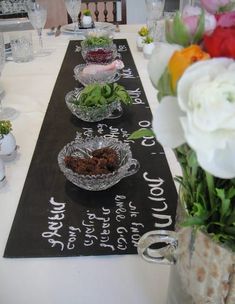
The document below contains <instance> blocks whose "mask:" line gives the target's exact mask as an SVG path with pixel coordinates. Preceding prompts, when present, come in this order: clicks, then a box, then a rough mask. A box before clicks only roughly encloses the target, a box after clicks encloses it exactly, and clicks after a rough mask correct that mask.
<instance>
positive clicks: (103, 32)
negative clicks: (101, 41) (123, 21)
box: [84, 27, 115, 38]
mask: <svg viewBox="0 0 235 304" xmlns="http://www.w3.org/2000/svg"><path fill="white" fill-rule="evenodd" d="M114 31H115V27H107V28H99V27H94V28H91V29H88V30H87V31H86V33H84V36H85V37H86V38H88V37H92V36H93V37H94V36H95V37H102V36H107V37H109V38H113V37H114Z"/></svg>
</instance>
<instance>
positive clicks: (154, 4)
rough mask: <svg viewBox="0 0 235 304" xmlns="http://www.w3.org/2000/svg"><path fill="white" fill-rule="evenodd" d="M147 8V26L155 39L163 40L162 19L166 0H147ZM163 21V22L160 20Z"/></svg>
mask: <svg viewBox="0 0 235 304" xmlns="http://www.w3.org/2000/svg"><path fill="white" fill-rule="evenodd" d="M145 4H146V10H147V26H148V28H149V30H150V34H151V36H153V38H154V40H161V38H162V37H161V36H162V35H163V33H164V22H163V20H161V19H162V16H163V11H164V6H165V0H145ZM160 21H161V22H160Z"/></svg>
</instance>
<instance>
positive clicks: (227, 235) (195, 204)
mask: <svg viewBox="0 0 235 304" xmlns="http://www.w3.org/2000/svg"><path fill="white" fill-rule="evenodd" d="M153 135H154V133H153V131H152V130H150V129H139V130H137V131H135V132H133V133H132V134H131V135H130V136H129V139H138V138H141V137H144V136H153ZM174 152H175V154H176V158H177V159H178V161H179V163H180V165H181V168H182V176H177V177H176V178H175V180H176V181H177V182H178V183H179V184H180V185H181V191H180V201H181V202H182V203H183V209H184V211H185V212H184V213H185V217H184V220H183V222H182V226H192V227H194V228H196V229H200V230H202V231H205V232H207V233H208V234H209V235H210V236H211V237H212V239H214V240H215V241H216V242H219V243H222V244H224V245H226V246H227V247H229V248H230V249H231V250H233V251H234V252H235V179H221V178H217V177H214V176H212V175H211V174H209V173H208V172H206V171H205V170H203V169H202V168H201V167H200V166H199V164H198V161H197V157H196V154H195V152H194V151H193V150H192V149H191V148H190V147H189V146H188V145H187V144H184V145H182V146H180V147H178V148H177V149H175V151H174Z"/></svg>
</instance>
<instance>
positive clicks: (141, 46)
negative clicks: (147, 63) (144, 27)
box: [136, 35, 145, 51]
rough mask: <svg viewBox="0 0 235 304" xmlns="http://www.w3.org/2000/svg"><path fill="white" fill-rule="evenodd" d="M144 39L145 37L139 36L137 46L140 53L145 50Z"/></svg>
mask: <svg viewBox="0 0 235 304" xmlns="http://www.w3.org/2000/svg"><path fill="white" fill-rule="evenodd" d="M144 39H145V37H144V36H140V35H138V36H137V37H136V45H137V49H138V50H139V51H142V50H143V47H144Z"/></svg>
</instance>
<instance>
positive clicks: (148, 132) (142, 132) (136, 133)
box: [128, 128, 155, 139]
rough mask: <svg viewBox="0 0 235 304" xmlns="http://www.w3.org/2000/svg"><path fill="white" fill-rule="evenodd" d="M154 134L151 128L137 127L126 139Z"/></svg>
mask: <svg viewBox="0 0 235 304" xmlns="http://www.w3.org/2000/svg"><path fill="white" fill-rule="evenodd" d="M152 136H155V134H154V132H153V130H151V129H145V128H142V129H139V130H137V131H134V132H133V133H132V134H131V135H130V136H129V137H128V139H139V138H143V137H152Z"/></svg>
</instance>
